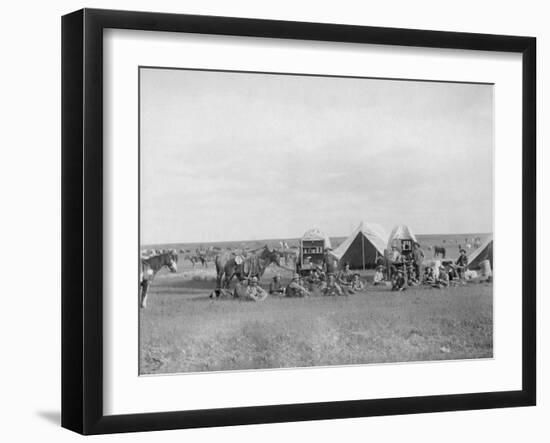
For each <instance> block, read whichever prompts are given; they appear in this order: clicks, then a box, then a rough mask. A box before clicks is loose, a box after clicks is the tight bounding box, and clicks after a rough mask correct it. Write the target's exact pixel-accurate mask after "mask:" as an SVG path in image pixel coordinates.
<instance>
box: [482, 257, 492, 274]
mask: <svg viewBox="0 0 550 443" xmlns="http://www.w3.org/2000/svg"><path fill="white" fill-rule="evenodd" d="M480 267H481V276H482V277H492V276H493V272H492V271H491V262H490V261H489V259H485V260H483V261H482V262H481V263H480Z"/></svg>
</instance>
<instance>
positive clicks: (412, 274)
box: [407, 264, 420, 286]
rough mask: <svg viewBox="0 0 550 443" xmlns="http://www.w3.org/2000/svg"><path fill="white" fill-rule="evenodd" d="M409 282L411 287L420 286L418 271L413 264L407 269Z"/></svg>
mask: <svg viewBox="0 0 550 443" xmlns="http://www.w3.org/2000/svg"><path fill="white" fill-rule="evenodd" d="M407 282H408V284H409V286H416V285H418V284H420V282H419V281H418V277H417V276H416V269H415V267H414V266H413V265H412V264H411V265H410V266H408V267H407Z"/></svg>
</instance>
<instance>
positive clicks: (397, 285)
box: [391, 269, 407, 291]
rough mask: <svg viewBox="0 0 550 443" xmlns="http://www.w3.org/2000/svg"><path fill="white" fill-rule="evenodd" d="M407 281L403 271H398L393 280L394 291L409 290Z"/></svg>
mask: <svg viewBox="0 0 550 443" xmlns="http://www.w3.org/2000/svg"><path fill="white" fill-rule="evenodd" d="M406 285H407V279H406V278H405V273H404V272H403V270H402V269H398V270H397V272H396V274H395V275H394V278H393V280H392V287H391V290H392V291H404V290H405V289H407V287H406Z"/></svg>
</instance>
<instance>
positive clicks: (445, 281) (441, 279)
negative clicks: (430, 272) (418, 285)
mask: <svg viewBox="0 0 550 443" xmlns="http://www.w3.org/2000/svg"><path fill="white" fill-rule="evenodd" d="M432 286H433V287H434V288H439V289H444V288H447V287H448V286H449V274H448V273H447V270H446V269H445V267H444V266H441V267H440V268H439V275H438V277H437V279H436V280H435V283H434V284H433V285H432Z"/></svg>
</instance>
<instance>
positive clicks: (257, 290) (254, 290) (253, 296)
mask: <svg viewBox="0 0 550 443" xmlns="http://www.w3.org/2000/svg"><path fill="white" fill-rule="evenodd" d="M266 298H267V292H266V291H265V290H264V289H263V288H262V287H261V286H260V285H259V284H258V277H252V278H251V279H250V283H249V284H248V287H247V288H246V299H247V300H252V301H263V300H265V299H266Z"/></svg>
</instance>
